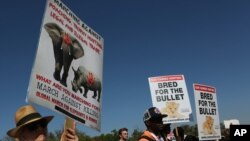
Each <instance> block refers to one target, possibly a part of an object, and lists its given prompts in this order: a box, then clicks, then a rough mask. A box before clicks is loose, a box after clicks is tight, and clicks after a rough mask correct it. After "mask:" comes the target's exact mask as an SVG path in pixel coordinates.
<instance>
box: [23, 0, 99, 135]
mask: <svg viewBox="0 0 250 141" xmlns="http://www.w3.org/2000/svg"><path fill="white" fill-rule="evenodd" d="M103 43H104V40H103V38H102V37H101V36H100V35H99V34H98V33H96V32H95V31H94V30H93V29H91V28H90V27H89V26H88V25H86V24H85V23H84V22H83V21H81V20H80V19H79V18H78V17H77V16H76V15H75V14H74V13H73V12H72V11H71V10H70V9H69V8H68V7H67V6H66V5H65V4H64V3H62V2H61V1H60V0H48V1H47V5H46V10H45V13H44V19H43V23H42V27H41V33H40V38H39V43H38V48H37V52H36V57H35V62H34V65H33V68H32V73H31V77H30V82H29V87H28V95H27V99H28V101H30V102H33V103H37V104H39V105H41V106H44V107H47V108H49V109H51V110H53V111H56V112H59V113H61V114H63V115H66V116H68V117H70V118H72V119H74V120H76V121H78V122H80V123H83V124H84V125H86V126H88V127H91V128H93V129H95V130H98V131H100V126H101V109H102V108H101V97H102V72H103V49H104V46H103V45H104V44H103Z"/></svg>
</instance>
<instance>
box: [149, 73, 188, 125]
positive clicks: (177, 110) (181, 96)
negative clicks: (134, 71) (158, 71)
mask: <svg viewBox="0 0 250 141" xmlns="http://www.w3.org/2000/svg"><path fill="white" fill-rule="evenodd" d="M148 81H149V85H150V91H151V98H152V102H153V106H155V107H157V108H159V109H160V111H161V112H162V113H164V114H167V115H168V117H166V118H164V119H163V122H164V123H175V122H189V121H190V117H191V116H192V109H191V106H190V102H189V96H188V92H187V87H186V83H185V78H184V75H167V76H157V77H149V78H148Z"/></svg>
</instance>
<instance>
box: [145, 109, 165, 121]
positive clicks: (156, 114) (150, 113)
mask: <svg viewBox="0 0 250 141" xmlns="http://www.w3.org/2000/svg"><path fill="white" fill-rule="evenodd" d="M167 116H168V115H166V114H162V113H161V112H160V110H159V109H158V108H156V107H151V108H149V109H147V110H146V111H145V113H144V115H143V121H144V122H145V121H148V120H151V119H160V118H164V117H167Z"/></svg>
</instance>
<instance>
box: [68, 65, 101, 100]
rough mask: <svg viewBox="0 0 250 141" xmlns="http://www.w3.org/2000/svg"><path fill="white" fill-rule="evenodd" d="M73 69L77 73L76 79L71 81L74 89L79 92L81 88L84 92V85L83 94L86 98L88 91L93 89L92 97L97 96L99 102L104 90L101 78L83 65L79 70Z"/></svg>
mask: <svg viewBox="0 0 250 141" xmlns="http://www.w3.org/2000/svg"><path fill="white" fill-rule="evenodd" d="M72 69H73V71H74V75H75V77H74V80H73V81H72V82H71V84H72V90H73V91H74V92H77V91H78V90H79V91H80V93H82V89H81V87H83V88H84V94H83V96H84V97H85V98H87V93H88V91H89V90H91V91H93V92H94V95H93V96H92V98H94V99H95V98H96V96H97V101H98V102H99V101H100V97H101V90H102V84H101V81H100V79H99V78H98V77H97V76H96V75H95V74H93V73H92V72H90V71H88V70H87V69H85V68H84V67H83V66H79V67H78V69H77V70H75V69H74V68H73V67H72Z"/></svg>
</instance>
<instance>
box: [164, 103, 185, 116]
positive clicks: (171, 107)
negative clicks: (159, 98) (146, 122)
mask: <svg viewBox="0 0 250 141" xmlns="http://www.w3.org/2000/svg"><path fill="white" fill-rule="evenodd" d="M161 112H162V113H166V114H167V115H168V118H183V117H184V115H182V114H180V113H179V103H176V102H173V101H170V102H166V106H165V107H164V108H162V109H161Z"/></svg>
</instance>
